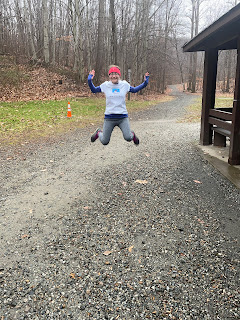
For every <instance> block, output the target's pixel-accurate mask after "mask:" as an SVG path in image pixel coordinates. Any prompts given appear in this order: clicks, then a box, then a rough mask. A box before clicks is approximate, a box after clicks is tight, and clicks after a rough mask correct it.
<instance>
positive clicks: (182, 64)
mask: <svg viewBox="0 0 240 320" xmlns="http://www.w3.org/2000/svg"><path fill="white" fill-rule="evenodd" d="M188 2H189V6H188V9H186V1H183V0H0V54H11V55H13V56H15V57H16V59H17V61H19V62H20V61H22V60H23V59H27V60H28V62H29V63H32V64H41V65H44V66H61V67H64V68H68V69H69V70H72V72H74V73H76V74H77V78H78V81H79V82H80V83H82V82H84V81H86V76H87V74H88V72H89V70H91V69H95V70H96V79H95V82H96V84H97V83H98V82H100V81H101V79H100V77H101V76H104V75H106V72H107V68H108V66H109V65H110V64H118V65H119V66H120V67H121V69H122V77H123V78H125V79H128V78H129V71H128V70H129V69H130V70H131V83H132V84H133V85H134V84H137V83H139V81H141V80H142V79H143V74H144V73H145V72H146V71H149V72H150V74H151V82H150V89H152V90H155V91H158V92H164V90H165V88H166V86H167V85H168V84H173V83H187V85H186V89H187V88H188V89H189V90H191V91H193V92H194V91H195V90H196V89H197V88H198V87H199V83H200V82H201V81H200V80H199V79H201V77H202V64H203V63H202V62H203V58H204V57H203V55H202V54H198V55H197V56H196V55H195V56H194V55H191V54H183V52H182V45H183V44H184V43H185V42H186V41H188V40H190V38H191V37H193V36H195V35H196V34H197V33H198V29H199V28H198V26H199V17H200V15H199V12H200V11H201V4H202V3H203V2H204V0H188ZM188 16H189V17H188ZM220 58H221V59H222V60H223V63H222V65H223V69H224V70H222V71H221V73H219V80H220V81H222V83H223V85H224V90H226V89H227V88H228V87H227V83H228V82H229V80H227V79H230V78H231V76H232V74H233V73H234V59H235V53H232V54H226V53H223V54H222V55H221V54H220ZM229 59H230V60H229ZM128 80H130V79H128Z"/></svg>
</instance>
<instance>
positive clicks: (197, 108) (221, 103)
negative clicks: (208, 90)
mask: <svg viewBox="0 0 240 320" xmlns="http://www.w3.org/2000/svg"><path fill="white" fill-rule="evenodd" d="M215 106H216V108H232V106H233V98H232V97H221V96H220V97H216V102H215ZM201 110H202V97H200V98H197V99H196V100H195V103H194V104H192V105H190V106H188V107H187V108H186V115H185V117H184V118H183V119H182V120H181V122H199V121H200V120H201Z"/></svg>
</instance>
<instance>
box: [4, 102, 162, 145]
mask: <svg viewBox="0 0 240 320" xmlns="http://www.w3.org/2000/svg"><path fill="white" fill-rule="evenodd" d="M166 99H167V98H166V97H165V100H166ZM162 101H163V100H162ZM162 101H158V100H152V101H127V109H128V111H129V113H131V112H134V111H136V110H140V109H144V108H148V107H150V106H153V105H156V104H157V103H159V102H162ZM70 104H71V109H72V117H71V118H67V107H68V100H61V101H56V100H54V101H53V100H51V101H28V102H0V125H1V126H0V137H1V138H0V143H1V144H16V143H19V142H21V141H22V140H24V141H26V140H31V139H36V138H40V137H48V136H52V135H56V134H58V133H63V132H66V131H68V130H70V129H73V128H81V127H85V126H88V125H90V124H96V123H98V122H100V121H101V120H102V119H103V118H104V110H105V98H95V97H94V98H92V97H90V98H89V97H88V98H77V99H70Z"/></svg>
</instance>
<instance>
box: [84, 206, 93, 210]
mask: <svg viewBox="0 0 240 320" xmlns="http://www.w3.org/2000/svg"><path fill="white" fill-rule="evenodd" d="M91 208H92V207H89V206H86V207H83V209H84V210H90V209H91Z"/></svg>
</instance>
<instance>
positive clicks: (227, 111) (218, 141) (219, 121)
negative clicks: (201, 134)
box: [208, 108, 232, 147]
mask: <svg viewBox="0 0 240 320" xmlns="http://www.w3.org/2000/svg"><path fill="white" fill-rule="evenodd" d="M208 122H209V123H210V124H211V129H212V131H213V133H214V136H213V137H214V140H213V145H214V146H218V147H226V137H229V138H230V137H231V132H232V108H215V109H210V111H209V120H208Z"/></svg>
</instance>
